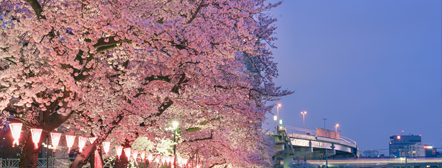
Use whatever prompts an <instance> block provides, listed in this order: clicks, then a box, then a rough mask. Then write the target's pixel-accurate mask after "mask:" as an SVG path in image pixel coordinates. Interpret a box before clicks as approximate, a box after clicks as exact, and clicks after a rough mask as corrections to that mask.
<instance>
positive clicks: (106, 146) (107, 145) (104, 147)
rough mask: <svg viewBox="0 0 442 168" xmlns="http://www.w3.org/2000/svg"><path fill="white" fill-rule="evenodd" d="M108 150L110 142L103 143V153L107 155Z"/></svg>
mask: <svg viewBox="0 0 442 168" xmlns="http://www.w3.org/2000/svg"><path fill="white" fill-rule="evenodd" d="M109 148H110V142H103V149H104V153H106V155H107V153H109Z"/></svg>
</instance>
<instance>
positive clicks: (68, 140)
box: [66, 135, 75, 153]
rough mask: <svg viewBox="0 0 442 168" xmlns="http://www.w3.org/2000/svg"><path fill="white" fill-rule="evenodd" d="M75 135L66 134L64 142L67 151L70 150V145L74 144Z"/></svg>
mask: <svg viewBox="0 0 442 168" xmlns="http://www.w3.org/2000/svg"><path fill="white" fill-rule="evenodd" d="M74 142H75V135H66V144H67V146H68V148H69V149H68V153H69V152H70V151H71V148H72V146H74Z"/></svg>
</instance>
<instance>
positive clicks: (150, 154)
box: [147, 152, 153, 163]
mask: <svg viewBox="0 0 442 168" xmlns="http://www.w3.org/2000/svg"><path fill="white" fill-rule="evenodd" d="M147 160H149V163H150V162H152V160H153V153H152V152H149V153H148V154H147Z"/></svg>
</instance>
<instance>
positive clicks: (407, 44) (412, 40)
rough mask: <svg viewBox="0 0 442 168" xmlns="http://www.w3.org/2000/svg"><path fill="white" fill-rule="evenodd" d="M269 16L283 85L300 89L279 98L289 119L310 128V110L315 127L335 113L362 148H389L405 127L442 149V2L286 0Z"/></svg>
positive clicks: (335, 120)
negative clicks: (304, 122) (275, 38)
mask: <svg viewBox="0 0 442 168" xmlns="http://www.w3.org/2000/svg"><path fill="white" fill-rule="evenodd" d="M269 14H270V15H273V16H274V17H276V18H278V21H277V23H276V24H275V25H276V26H277V27H278V29H277V30H276V34H275V36H276V37H278V38H279V39H278V40H277V41H276V45H277V47H278V48H277V49H274V50H273V53H274V57H275V59H274V61H275V62H277V63H278V69H279V77H278V78H277V79H276V80H275V82H276V84H277V85H282V87H283V88H285V89H289V90H296V92H295V93H294V94H293V95H290V96H287V97H284V98H283V99H282V100H281V101H279V102H280V103H281V104H282V107H281V108H280V117H281V118H282V119H283V120H284V124H287V125H291V126H296V127H302V115H301V114H300V112H301V111H304V110H305V111H307V113H308V114H307V115H306V128H307V129H315V128H316V127H321V128H322V127H323V125H324V122H323V118H327V121H326V125H327V126H326V127H327V128H328V129H332V130H333V129H334V127H333V126H334V124H336V123H339V124H340V125H341V126H340V128H339V129H340V130H341V135H342V136H346V137H349V138H351V139H354V140H355V141H357V143H358V146H359V148H360V149H361V150H366V149H384V150H385V149H388V143H389V137H390V135H397V134H401V131H402V130H404V132H405V134H415V135H416V134H417V135H419V134H420V135H422V141H423V144H429V145H434V146H437V147H439V149H440V147H441V141H442V137H441V100H442V99H441V1H440V0H388V1H387V0H333V1H324V0H323V1H320V0H286V1H285V2H283V4H282V5H281V6H279V7H277V8H276V9H273V10H272V11H271V12H270V13H269ZM274 112H275V113H276V107H275V109H274ZM267 122H268V123H269V125H266V126H264V127H265V128H272V127H273V126H274V122H273V119H272V117H271V116H270V115H268V119H267ZM381 153H388V150H387V151H386V152H385V151H384V152H381Z"/></svg>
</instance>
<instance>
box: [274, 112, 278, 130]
mask: <svg viewBox="0 0 442 168" xmlns="http://www.w3.org/2000/svg"><path fill="white" fill-rule="evenodd" d="M273 120H274V121H275V130H276V133H278V131H277V130H278V128H277V127H278V126H276V122H278V117H277V116H276V115H274V116H273Z"/></svg>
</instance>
